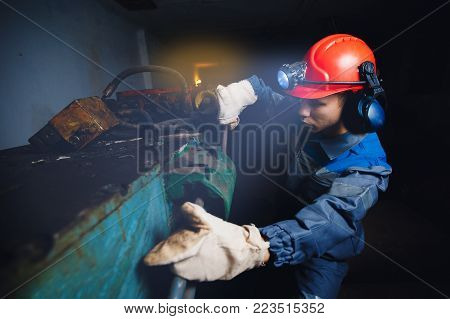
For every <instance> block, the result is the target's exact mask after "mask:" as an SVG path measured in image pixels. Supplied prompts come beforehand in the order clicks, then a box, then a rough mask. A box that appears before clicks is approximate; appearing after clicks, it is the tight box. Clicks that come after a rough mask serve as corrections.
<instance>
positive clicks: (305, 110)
mask: <svg viewBox="0 0 450 319" xmlns="http://www.w3.org/2000/svg"><path fill="white" fill-rule="evenodd" d="M298 114H299V115H300V116H301V117H309V116H310V115H311V107H310V106H309V105H307V104H306V103H302V104H301V105H300V108H299V110H298Z"/></svg>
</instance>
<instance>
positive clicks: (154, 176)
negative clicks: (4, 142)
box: [0, 132, 235, 298]
mask: <svg viewBox="0 0 450 319" xmlns="http://www.w3.org/2000/svg"><path fill="white" fill-rule="evenodd" d="M197 134H198V133H197ZM197 134H181V135H173V136H170V137H166V139H168V140H170V141H171V142H173V143H172V144H175V145H178V143H179V145H180V147H181V148H180V147H178V148H177V149H178V151H177V152H175V153H170V154H168V157H163V158H161V161H160V162H158V161H153V162H151V161H150V162H149V161H148V158H146V157H145V152H141V151H139V150H140V149H142V148H145V149H147V150H148V148H158V147H160V148H164V147H166V144H164V143H163V144H161V145H160V144H159V143H155V145H154V146H151V145H150V146H148V145H146V146H145V147H144V145H143V139H141V138H133V139H128V140H116V139H108V138H113V136H112V135H111V134H110V132H108V133H106V134H104V135H102V140H97V141H95V142H93V143H90V144H89V145H88V146H87V147H86V148H84V149H83V150H82V151H76V152H72V153H69V154H57V153H37V152H36V151H35V150H34V149H33V148H31V147H30V146H24V147H19V148H15V149H10V150H6V151H2V152H0V173H1V174H2V177H3V178H2V179H1V180H0V203H1V206H0V242H2V246H1V247H0V293H1V295H2V296H7V297H24V298H153V297H157V298H165V297H167V295H168V293H169V287H170V283H171V279H172V276H171V273H170V272H169V270H168V269H167V268H164V267H162V268H158V267H156V268H154V267H151V268H148V267H145V266H144V265H143V263H142V258H143V256H145V254H146V253H147V252H148V251H149V250H150V249H151V248H152V247H153V246H154V245H156V244H157V243H158V242H160V241H161V240H163V239H164V238H167V236H168V235H169V234H170V232H171V231H172V227H173V223H174V221H173V217H172V214H173V213H172V212H173V207H175V205H177V203H178V201H179V200H181V199H182V197H183V196H185V198H189V199H190V200H193V199H194V198H198V197H201V198H202V199H203V200H204V201H205V206H206V207H208V209H209V208H210V207H213V206H212V204H214V203H216V204H218V207H221V210H222V211H225V213H223V212H222V213H220V212H219V211H220V210H218V211H217V212H219V213H218V214H219V215H220V214H222V215H226V214H228V212H229V207H230V205H231V197H232V192H233V189H234V182H235V171H234V166H233V163H232V162H231V161H230V159H228V158H227V157H226V156H225V155H224V154H223V153H222V151H221V150H220V149H212V148H204V146H203V145H202V144H201V143H200V142H199V140H198V138H196V137H195V136H198V135H197ZM183 145H184V146H183ZM189 150H191V151H193V150H195V151H196V152H197V153H198V154H199V155H201V154H203V155H204V156H203V155H202V156H201V157H200V159H201V158H204V159H205V158H206V159H207V161H206V162H205V161H197V160H195V159H196V158H195V157H194V161H193V162H192V163H193V164H202V163H203V164H205V163H210V165H207V166H205V165H201V166H199V167H195V165H194V168H195V169H196V171H195V172H193V174H192V175H189V176H187V175H186V174H184V173H185V171H183V169H182V168H181V170H180V169H175V170H170V169H169V170H167V169H168V168H169V167H171V165H168V164H175V163H176V162H177V160H180V159H186V157H185V155H186V154H188V153H191V151H189ZM185 152H188V153H185ZM187 158H189V157H187ZM197 159H199V158H197ZM144 162H145V165H142V166H141V164H142V163H144ZM187 163H188V164H189V162H187ZM211 163H212V164H211ZM163 164H164V165H163ZM221 217H223V216H221ZM30 279H31V280H30ZM184 290H185V291H183V292H182V295H183V297H184V298H188V297H193V296H194V294H195V287H194V286H193V285H191V284H190V283H189V284H188V285H187V289H184Z"/></svg>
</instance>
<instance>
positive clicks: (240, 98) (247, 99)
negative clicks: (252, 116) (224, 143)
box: [216, 80, 258, 129]
mask: <svg viewBox="0 0 450 319" xmlns="http://www.w3.org/2000/svg"><path fill="white" fill-rule="evenodd" d="M216 95H217V100H218V102H219V117H218V119H219V123H220V124H229V125H230V127H231V129H233V128H235V127H236V126H237V125H238V124H239V114H241V112H242V111H243V110H244V109H245V108H246V107H247V106H248V105H251V104H253V103H255V102H256V100H257V99H258V97H257V96H256V94H255V91H254V90H253V87H252V85H251V84H250V82H249V81H248V80H242V81H239V82H237V83H231V84H230V85H228V86H222V85H218V86H217V88H216Z"/></svg>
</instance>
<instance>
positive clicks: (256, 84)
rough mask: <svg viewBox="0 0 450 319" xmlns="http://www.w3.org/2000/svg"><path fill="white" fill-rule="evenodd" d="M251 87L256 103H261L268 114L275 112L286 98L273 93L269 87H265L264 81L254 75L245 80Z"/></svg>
mask: <svg viewBox="0 0 450 319" xmlns="http://www.w3.org/2000/svg"><path fill="white" fill-rule="evenodd" d="M247 81H249V82H250V84H251V85H252V87H253V90H254V91H255V94H256V96H257V98H258V100H257V102H256V103H262V104H264V105H265V106H266V108H267V111H268V113H269V114H270V113H272V112H273V111H274V110H277V109H278V107H279V105H280V104H281V103H282V102H285V101H286V100H287V99H288V97H286V96H284V95H281V94H279V93H277V92H275V91H274V90H273V89H272V88H271V87H270V86H268V85H266V84H265V83H264V81H263V80H262V79H261V78H259V77H258V76H256V75H252V76H251V77H249V78H248V79H247Z"/></svg>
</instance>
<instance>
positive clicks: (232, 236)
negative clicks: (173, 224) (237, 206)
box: [144, 202, 269, 281]
mask: <svg viewBox="0 0 450 319" xmlns="http://www.w3.org/2000/svg"><path fill="white" fill-rule="evenodd" d="M181 209H182V212H183V214H184V215H185V216H186V217H187V218H188V220H189V221H190V222H192V226H193V229H194V230H187V229H184V230H181V231H179V232H176V233H174V234H172V235H171V236H170V237H169V238H167V239H166V240H164V241H162V242H160V243H159V244H157V245H156V246H155V247H154V248H153V249H152V250H151V251H150V252H149V253H148V254H147V256H145V259H144V262H145V263H146V264H147V265H149V266H156V265H167V264H171V266H172V271H173V272H174V273H176V274H177V275H178V276H180V277H183V278H185V279H189V280H199V281H214V280H229V279H232V278H234V277H235V276H237V275H239V274H240V273H242V272H244V271H246V270H249V269H252V268H254V267H258V266H262V265H264V258H267V257H268V256H267V254H268V253H269V252H268V248H269V243H268V242H266V241H264V240H263V239H262V237H261V235H260V233H259V230H258V228H256V227H255V226H253V225H244V226H238V225H235V224H232V223H228V222H226V221H224V220H222V219H220V218H218V217H215V216H213V215H211V214H209V213H207V212H206V211H205V210H204V209H203V208H202V207H201V206H198V205H196V204H193V203H189V202H186V203H184V204H183V206H182V207H181Z"/></svg>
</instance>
